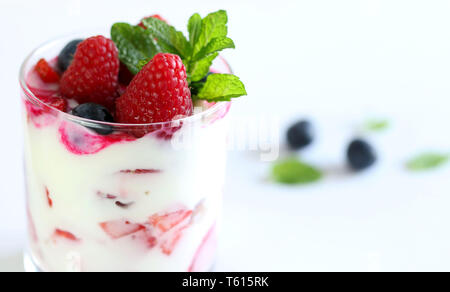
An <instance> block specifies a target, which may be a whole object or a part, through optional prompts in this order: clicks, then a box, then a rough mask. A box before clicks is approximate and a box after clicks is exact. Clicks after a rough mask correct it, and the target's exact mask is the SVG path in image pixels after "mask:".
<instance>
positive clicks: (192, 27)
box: [188, 13, 202, 47]
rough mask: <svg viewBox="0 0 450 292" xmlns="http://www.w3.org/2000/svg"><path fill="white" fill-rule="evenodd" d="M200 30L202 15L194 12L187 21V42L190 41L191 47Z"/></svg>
mask: <svg viewBox="0 0 450 292" xmlns="http://www.w3.org/2000/svg"><path fill="white" fill-rule="evenodd" d="M201 31H202V17H201V16H200V14H198V13H195V14H194V15H192V16H191V18H190V19H189V23H188V32H189V42H190V43H191V46H192V47H194V45H195V44H196V43H197V41H198V38H199V36H200V32H201Z"/></svg>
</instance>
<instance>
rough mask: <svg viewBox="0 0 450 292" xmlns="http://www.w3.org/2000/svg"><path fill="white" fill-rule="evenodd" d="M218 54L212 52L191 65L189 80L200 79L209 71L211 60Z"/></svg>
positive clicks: (195, 80)
mask: <svg viewBox="0 0 450 292" xmlns="http://www.w3.org/2000/svg"><path fill="white" fill-rule="evenodd" d="M218 55H219V53H214V54H212V55H209V56H208V57H206V58H204V59H201V60H200V61H198V62H196V63H194V65H191V73H190V76H189V77H190V80H191V81H192V82H197V81H200V80H202V79H203V78H204V77H205V76H206V75H207V74H208V73H209V68H211V65H212V62H213V61H214V59H215V58H217V56H218Z"/></svg>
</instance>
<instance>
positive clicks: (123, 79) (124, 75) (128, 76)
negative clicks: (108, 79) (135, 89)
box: [119, 62, 134, 86]
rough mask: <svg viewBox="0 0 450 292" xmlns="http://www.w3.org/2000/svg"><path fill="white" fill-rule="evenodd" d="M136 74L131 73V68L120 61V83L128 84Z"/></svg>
mask: <svg viewBox="0 0 450 292" xmlns="http://www.w3.org/2000/svg"><path fill="white" fill-rule="evenodd" d="M133 78H134V75H133V73H131V71H130V69H128V67H127V66H126V65H125V64H124V63H122V62H121V63H120V69H119V82H120V85H125V86H128V85H129V84H130V82H131V81H132V80H133Z"/></svg>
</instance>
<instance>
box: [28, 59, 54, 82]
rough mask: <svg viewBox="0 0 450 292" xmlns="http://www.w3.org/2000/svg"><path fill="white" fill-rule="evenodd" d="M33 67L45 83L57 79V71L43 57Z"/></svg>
mask: <svg viewBox="0 0 450 292" xmlns="http://www.w3.org/2000/svg"><path fill="white" fill-rule="evenodd" d="M34 69H35V70H36V72H37V73H38V74H39V77H41V79H42V81H44V82H45V83H56V82H58V81H59V75H58V73H56V71H55V70H53V68H52V67H51V66H50V65H49V64H48V62H47V61H46V60H45V59H40V60H39V61H38V62H37V64H36V66H35V67H34Z"/></svg>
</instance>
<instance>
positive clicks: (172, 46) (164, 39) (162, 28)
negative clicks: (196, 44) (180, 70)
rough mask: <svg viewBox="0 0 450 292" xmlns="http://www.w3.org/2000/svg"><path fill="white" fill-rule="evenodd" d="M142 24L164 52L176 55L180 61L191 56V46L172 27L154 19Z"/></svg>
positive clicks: (151, 18) (145, 20) (146, 20)
mask: <svg viewBox="0 0 450 292" xmlns="http://www.w3.org/2000/svg"><path fill="white" fill-rule="evenodd" d="M143 23H144V26H145V27H147V31H148V32H149V33H150V35H151V36H152V37H153V38H155V39H156V41H157V43H158V45H160V46H161V48H162V49H163V51H164V52H166V53H172V54H177V55H179V56H180V57H181V58H182V59H186V58H188V57H190V56H191V53H192V46H191V44H190V43H189V42H188V41H187V39H186V37H185V36H184V35H183V33H182V32H179V31H177V30H175V28H174V27H173V26H170V25H168V24H167V23H165V22H164V21H162V20H159V19H157V18H154V17H150V18H146V19H144V20H143Z"/></svg>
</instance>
